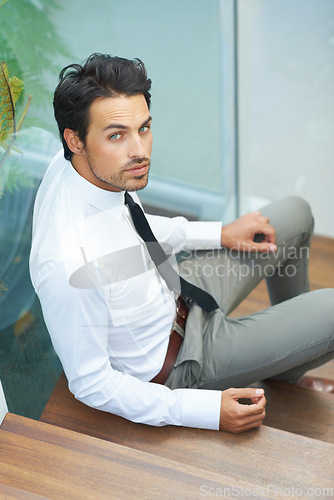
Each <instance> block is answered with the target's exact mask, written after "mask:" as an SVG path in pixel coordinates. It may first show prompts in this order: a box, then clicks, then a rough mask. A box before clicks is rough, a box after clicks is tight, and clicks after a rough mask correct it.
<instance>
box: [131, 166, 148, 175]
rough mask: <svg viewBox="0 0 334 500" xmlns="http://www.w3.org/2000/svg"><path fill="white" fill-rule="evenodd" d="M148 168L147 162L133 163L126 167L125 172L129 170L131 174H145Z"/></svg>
mask: <svg viewBox="0 0 334 500" xmlns="http://www.w3.org/2000/svg"><path fill="white" fill-rule="evenodd" d="M148 168H149V163H140V164H137V165H133V166H132V167H130V168H127V169H126V172H130V173H131V174H135V175H143V174H146V172H147V171H148Z"/></svg>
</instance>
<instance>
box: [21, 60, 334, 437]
mask: <svg viewBox="0 0 334 500" xmlns="http://www.w3.org/2000/svg"><path fill="white" fill-rule="evenodd" d="M150 85H151V81H150V80H149V79H148V78H147V75H146V70H145V67H144V65H143V64H142V62H141V61H139V60H134V61H130V60H126V59H122V58H113V57H110V56H108V55H102V54H93V55H92V56H91V57H89V58H88V60H87V61H86V62H85V64H84V65H83V66H80V65H70V66H68V67H66V68H64V69H63V71H62V72H61V73H60V82H59V84H58V86H57V88H56V91H55V96H54V109H55V117H56V120H57V122H58V126H59V131H60V136H61V138H62V141H63V146H64V155H65V160H64V159H63V158H62V155H61V153H59V154H58V155H57V156H56V157H55V159H54V160H53V162H52V163H51V165H50V167H49V169H48V171H47V172H46V174H45V177H44V179H43V181H42V184H41V186H40V189H39V193H38V195H37V198H36V204H35V213H34V230H33V243H32V250H31V261H30V267H31V277H32V281H33V284H34V287H35V289H36V292H37V294H38V296H39V298H40V301H41V304H42V308H43V314H44V318H45V322H46V325H47V327H48V330H49V332H50V335H51V338H52V341H53V344H54V347H55V350H56V352H57V353H58V355H59V358H60V360H61V362H62V364H63V367H64V371H65V373H66V376H67V379H68V381H69V388H70V390H71V391H72V392H73V393H74V394H75V396H76V397H77V399H79V400H80V401H82V402H84V403H86V404H87V405H89V406H92V407H95V408H98V409H100V410H103V411H107V412H111V413H115V414H118V415H121V416H123V417H125V418H127V419H130V420H132V421H135V422H143V423H147V424H151V425H156V426H160V425H167V424H172V425H183V426H194V427H202V428H209V429H221V430H226V431H231V432H241V431H244V430H247V429H250V428H252V427H257V426H259V425H261V423H262V421H263V419H264V416H265V403H266V401H265V396H264V392H263V390H261V389H254V388H244V387H245V386H248V385H250V384H252V383H253V382H256V381H257V380H260V379H264V378H269V377H271V378H276V379H281V380H288V381H292V382H293V381H297V380H298V379H299V378H300V377H301V376H302V375H303V374H304V373H305V372H306V371H307V370H309V369H311V368H313V367H316V366H319V365H320V364H322V363H324V362H326V361H328V360H330V359H331V358H332V357H333V344H334V314H333V310H334V308H333V304H334V291H333V290H321V291H316V292H310V293H306V292H308V278H307V264H308V249H309V244H310V239H311V233H312V228H313V219H312V215H311V212H310V209H309V207H308V205H307V204H306V203H305V202H304V201H303V200H300V199H298V198H293V197H291V198H288V199H286V200H283V201H282V202H277V203H275V204H273V205H271V206H269V207H266V208H265V209H263V211H262V213H260V212H254V213H251V214H248V215H245V216H243V217H241V218H240V219H238V220H237V221H235V222H234V223H232V224H229V225H226V226H223V227H221V223H220V222H188V221H187V220H186V219H185V218H183V217H176V218H172V219H169V218H165V217H158V216H152V215H150V216H147V220H148V223H149V225H148V224H147V222H146V220H145V218H144V217H143V214H142V211H141V209H140V201H139V199H138V196H137V194H136V192H137V191H139V190H141V189H143V188H144V187H145V186H146V184H147V181H148V173H149V168H150V158H151V148H152V132H151V121H152V118H151V116H150V112H149V109H150V97H151V96H150V92H149V91H150ZM129 192H130V193H129ZM138 205H139V206H138ZM269 221H270V223H269ZM151 231H152V232H153V235H154V236H155V238H156V240H157V241H158V242H160V243H161V244H162V246H163V247H164V249H165V250H166V252H167V254H168V255H169V256H170V257H169V259H168V260H167V256H166V254H165V253H164V251H163V250H162V249H161V247H160V245H159V244H158V243H157V242H156V241H155V238H154V236H153V235H152V233H151ZM255 240H257V241H255ZM199 249H200V250H199ZM180 251H184V252H185V254H184V255H185V258H184V260H183V261H182V262H181V264H180V266H179V267H180V269H179V270H180V273H181V274H183V277H184V278H186V280H187V282H185V281H183V280H182V279H181V281H180V280H179V283H178V284H177V283H176V281H177V280H178V279H179V278H178V275H176V273H175V272H174V271H173V269H172V267H171V265H170V262H172V263H173V256H172V255H171V254H172V253H173V252H174V253H178V252H180ZM174 264H175V262H174ZM204 269H205V270H206V271H205V272H204ZM208 269H210V270H211V271H212V272H211V273H208V272H207V270H208ZM209 274H210V276H208V275H209ZM265 274H267V281H268V287H269V292H270V296H271V301H272V303H273V304H276V305H275V306H273V307H271V308H270V309H268V310H266V311H263V312H260V313H257V314H255V315H252V316H250V317H246V318H240V319H238V320H236V319H233V320H231V319H229V318H228V317H227V315H228V314H229V312H230V311H231V310H232V309H234V308H235V307H236V306H237V305H238V304H239V303H240V302H241V301H242V300H243V298H245V297H246V296H247V294H248V293H249V292H250V291H251V289H252V288H254V286H255V285H256V284H257V283H258V282H259V281H260V280H261V278H262V277H263V276H264V275H265ZM176 276H177V279H175V277H176ZM173 280H174V285H173V284H172V285H171V283H170V281H173ZM189 282H191V283H192V284H194V285H197V286H198V287H199V289H198V288H197V289H195V288H194V287H192V285H191V284H189ZM175 283H176V284H175ZM178 285H179V286H178ZM180 289H181V291H182V294H183V295H184V297H183V298H182V297H179V296H178V295H179V293H180ZM177 290H178V291H177ZM184 290H185V291H186V292H184ZM203 290H206V292H208V293H206V292H204V291H203ZM288 299H289V300H288ZM183 337H184V338H183ZM234 387H237V388H234ZM199 389H200V390H199ZM240 398H248V399H249V400H250V401H249V403H250V404H249V405H243V404H239V402H238V400H239V399H240Z"/></svg>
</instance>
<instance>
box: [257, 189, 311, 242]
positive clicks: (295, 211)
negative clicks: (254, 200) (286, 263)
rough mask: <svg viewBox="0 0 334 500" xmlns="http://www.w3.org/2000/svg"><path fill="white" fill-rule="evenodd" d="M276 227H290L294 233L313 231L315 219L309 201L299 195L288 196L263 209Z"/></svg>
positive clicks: (309, 232)
mask: <svg viewBox="0 0 334 500" xmlns="http://www.w3.org/2000/svg"><path fill="white" fill-rule="evenodd" d="M261 212H262V213H263V215H266V216H268V217H269V222H271V223H273V225H274V227H275V226H276V225H278V227H284V228H286V229H288V227H290V229H291V230H293V232H294V233H299V232H302V233H305V234H309V235H311V234H312V233H313V227H314V219H313V215H312V210H311V207H310V205H309V203H308V202H307V201H306V200H304V199H303V198H301V197H299V196H288V197H286V198H283V199H281V200H278V201H276V202H274V203H272V204H271V205H268V206H267V207H264V208H263V209H261Z"/></svg>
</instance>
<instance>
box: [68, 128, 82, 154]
mask: <svg viewBox="0 0 334 500" xmlns="http://www.w3.org/2000/svg"><path fill="white" fill-rule="evenodd" d="M64 139H65V141H66V144H67V146H68V148H69V149H70V150H71V151H72V153H74V154H77V155H81V154H83V153H84V150H85V146H84V143H83V142H81V141H80V139H79V136H78V133H77V132H74V130H71V129H70V128H65V130H64Z"/></svg>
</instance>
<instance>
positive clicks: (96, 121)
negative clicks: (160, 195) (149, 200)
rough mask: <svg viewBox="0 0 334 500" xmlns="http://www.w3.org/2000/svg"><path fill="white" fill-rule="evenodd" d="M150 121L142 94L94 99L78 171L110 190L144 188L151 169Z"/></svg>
mask: <svg viewBox="0 0 334 500" xmlns="http://www.w3.org/2000/svg"><path fill="white" fill-rule="evenodd" d="M151 121H152V119H151V117H150V114H149V110H148V107H147V103H146V100H145V98H144V96H143V95H142V94H138V95H135V96H131V97H127V96H120V97H108V98H105V99H102V98H101V99H96V100H95V101H93V103H92V104H91V107H90V113H89V127H88V133H87V136H86V141H85V145H84V147H83V152H82V154H81V155H80V158H79V162H80V163H79V165H80V169H78V170H79V173H81V174H83V175H84V177H86V178H87V180H89V181H90V182H92V183H93V184H95V185H96V186H98V187H100V188H102V189H107V190H109V191H137V190H139V189H143V188H144V187H145V186H146V184H147V181H148V172H149V168H150V158H151V150H152V132H151ZM73 164H74V167H76V165H75V162H74V163H73ZM82 169H83V170H82Z"/></svg>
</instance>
